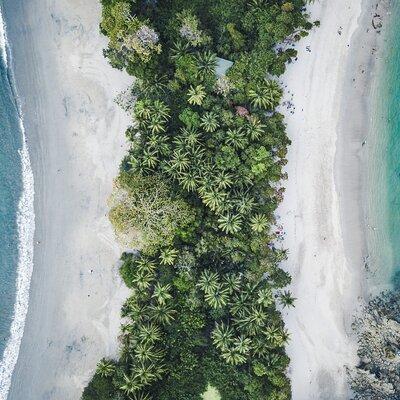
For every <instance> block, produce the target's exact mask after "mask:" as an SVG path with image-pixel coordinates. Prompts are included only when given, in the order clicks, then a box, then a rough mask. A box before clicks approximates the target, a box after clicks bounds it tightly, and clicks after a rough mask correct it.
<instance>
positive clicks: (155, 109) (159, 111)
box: [151, 100, 170, 121]
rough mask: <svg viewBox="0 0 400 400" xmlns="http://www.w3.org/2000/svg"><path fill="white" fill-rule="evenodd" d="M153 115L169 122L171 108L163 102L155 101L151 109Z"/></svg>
mask: <svg viewBox="0 0 400 400" xmlns="http://www.w3.org/2000/svg"><path fill="white" fill-rule="evenodd" d="M151 111H152V114H153V115H154V116H157V117H159V118H160V119H161V120H163V121H167V120H168V118H169V117H170V109H169V107H168V106H167V105H166V104H165V103H164V102H163V101H161V100H155V101H154V103H153V105H152V107H151Z"/></svg>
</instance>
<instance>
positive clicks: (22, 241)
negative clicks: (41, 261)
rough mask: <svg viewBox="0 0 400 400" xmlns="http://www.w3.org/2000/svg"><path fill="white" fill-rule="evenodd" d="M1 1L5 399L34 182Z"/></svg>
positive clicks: (27, 267) (25, 277)
mask: <svg viewBox="0 0 400 400" xmlns="http://www.w3.org/2000/svg"><path fill="white" fill-rule="evenodd" d="M1 6H2V3H1V2H0V400H6V399H7V394H8V390H9V387H10V384H11V377H12V372H13V370H14V367H15V365H16V362H17V359H18V353H19V347H20V344H21V340H22V336H23V331H24V326H25V318H26V314H27V310H28V303H29V285H30V279H31V275H32V269H33V237H34V227H35V225H34V224H35V220H34V208H33V199H34V185H33V173H32V169H31V165H30V160H29V153H28V148H27V143H26V138H25V131H24V125H23V116H22V114H21V111H20V109H21V108H20V105H19V101H18V96H17V93H16V89H15V87H16V86H15V83H14V78H13V72H12V57H11V49H10V46H9V44H8V41H7V34H6V24H5V23H4V20H3V14H2V7H1Z"/></svg>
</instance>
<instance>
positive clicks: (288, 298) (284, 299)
mask: <svg viewBox="0 0 400 400" xmlns="http://www.w3.org/2000/svg"><path fill="white" fill-rule="evenodd" d="M279 300H280V302H281V304H282V305H283V307H294V302H295V301H296V299H295V298H294V297H293V296H292V294H291V293H290V292H289V291H288V290H286V291H285V292H283V293H281V294H280V296H279Z"/></svg>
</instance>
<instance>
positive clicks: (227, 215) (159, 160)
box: [129, 84, 269, 234]
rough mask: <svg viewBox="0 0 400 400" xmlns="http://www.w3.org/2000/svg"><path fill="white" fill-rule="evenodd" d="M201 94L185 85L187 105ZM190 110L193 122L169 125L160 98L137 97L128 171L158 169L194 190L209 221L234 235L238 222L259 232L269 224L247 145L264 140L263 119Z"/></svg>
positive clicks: (201, 90) (216, 109)
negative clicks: (194, 117) (209, 214)
mask: <svg viewBox="0 0 400 400" xmlns="http://www.w3.org/2000/svg"><path fill="white" fill-rule="evenodd" d="M205 93H206V92H205V88H204V86H202V85H201V84H200V85H197V86H194V87H191V88H190V89H189V91H188V103H189V104H193V105H200V104H201V101H202V99H203V98H204V96H205ZM196 112H197V113H198V114H200V120H199V124H198V126H185V125H184V126H181V127H180V128H178V129H176V128H174V129H172V128H170V127H169V124H168V122H169V119H170V111H169V107H168V106H167V105H166V104H165V103H164V102H163V101H161V100H151V99H150V98H144V99H140V100H139V101H137V103H136V105H135V109H134V118H135V121H136V123H137V133H136V135H135V136H134V137H133V143H132V149H131V151H130V159H129V163H130V165H131V167H132V170H133V171H135V172H138V173H141V174H150V173H153V172H159V171H161V172H162V173H163V174H164V175H165V176H166V177H167V179H173V180H174V181H176V182H178V183H179V184H180V186H181V187H182V188H183V189H184V191H186V192H187V193H189V194H190V193H193V194H196V195H197V196H198V197H199V198H200V199H201V200H202V202H203V203H204V205H205V206H206V207H208V208H209V209H210V210H211V211H213V212H214V213H215V214H216V216H217V218H216V221H215V225H216V226H217V227H218V228H219V229H221V230H222V231H224V232H225V233H227V234H235V233H238V232H240V231H241V230H242V228H243V227H244V226H245V227H248V228H250V229H251V230H253V231H254V232H256V233H262V232H265V231H266V230H267V228H268V227H269V224H268V218H267V216H266V215H265V214H263V212H262V206H261V204H262V203H265V200H263V199H261V201H260V199H259V197H260V196H259V193H258V190H257V189H256V188H255V182H254V178H253V171H252V163H253V162H254V160H252V159H251V158H249V157H248V154H247V149H249V148H256V146H260V145H262V144H263V143H264V141H265V140H266V139H265V138H266V136H267V135H268V132H267V131H266V125H265V124H264V123H263V122H262V119H263V118H265V117H264V116H262V115H257V114H256V113H254V114H252V115H250V116H248V117H242V116H238V115H235V113H234V112H233V111H232V110H231V107H224V106H223V105H218V106H215V107H214V108H213V109H212V110H201V111H200V110H198V111H196ZM266 178H267V177H266ZM245 221H246V223H245Z"/></svg>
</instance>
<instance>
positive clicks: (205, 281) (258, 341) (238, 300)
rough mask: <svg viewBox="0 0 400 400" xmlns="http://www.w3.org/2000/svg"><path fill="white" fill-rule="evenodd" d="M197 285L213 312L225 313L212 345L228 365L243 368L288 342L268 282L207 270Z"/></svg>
mask: <svg viewBox="0 0 400 400" xmlns="http://www.w3.org/2000/svg"><path fill="white" fill-rule="evenodd" d="M197 286H198V287H199V289H200V290H201V291H202V292H203V294H204V300H205V302H206V303H207V304H208V305H209V307H210V308H212V309H214V310H224V314H223V315H224V317H223V319H222V320H221V321H219V322H218V321H217V322H216V324H215V328H214V329H213V331H212V335H211V336H212V339H213V343H214V345H215V346H216V348H217V349H219V350H220V352H221V356H222V358H224V359H225V360H226V362H227V363H229V364H233V365H241V364H244V363H246V362H247V361H249V359H250V358H253V359H254V358H263V357H266V356H267V355H268V354H269V352H270V351H271V350H272V349H275V348H281V347H283V346H284V345H285V343H286V342H287V340H288V338H289V337H288V333H287V332H286V331H285V330H284V329H283V328H282V323H281V320H280V318H279V314H278V313H277V311H276V310H275V300H274V296H273V293H272V289H271V288H270V287H269V286H268V285H267V284H266V282H265V281H262V282H259V283H256V284H252V283H250V282H249V280H248V279H246V278H245V277H244V276H243V275H242V274H239V273H230V274H226V275H223V276H221V275H220V274H219V273H218V272H215V271H211V270H208V269H206V270H204V271H203V272H202V273H201V274H200V277H199V279H198V283H197Z"/></svg>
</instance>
